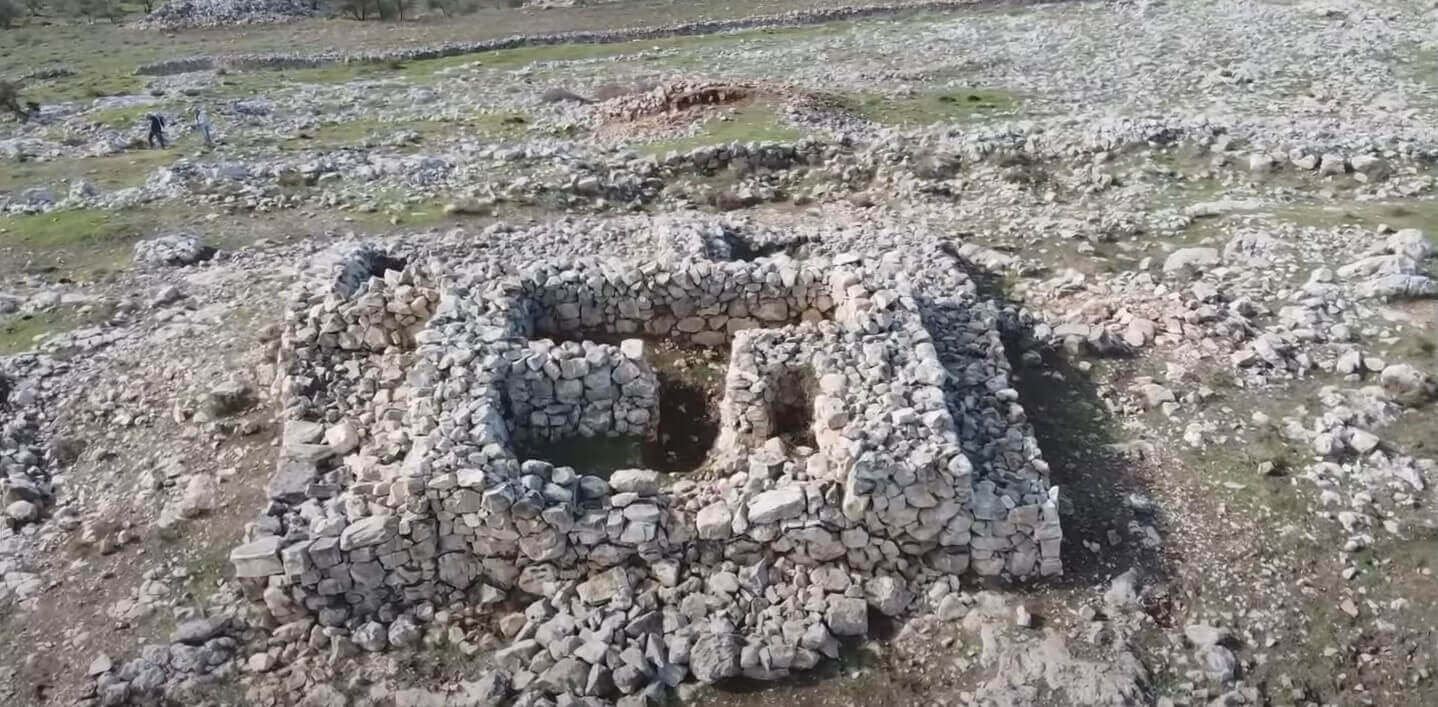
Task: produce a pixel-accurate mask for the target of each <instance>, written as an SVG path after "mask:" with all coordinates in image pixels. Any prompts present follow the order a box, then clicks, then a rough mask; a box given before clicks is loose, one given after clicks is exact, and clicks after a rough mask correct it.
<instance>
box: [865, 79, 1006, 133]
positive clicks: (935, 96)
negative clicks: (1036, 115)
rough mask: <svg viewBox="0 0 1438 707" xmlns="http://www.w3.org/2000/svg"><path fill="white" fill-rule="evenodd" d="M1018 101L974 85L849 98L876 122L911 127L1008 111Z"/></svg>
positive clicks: (866, 115)
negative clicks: (922, 91) (912, 94)
mask: <svg viewBox="0 0 1438 707" xmlns="http://www.w3.org/2000/svg"><path fill="white" fill-rule="evenodd" d="M1018 103H1019V101H1018V99H1017V98H1016V97H1015V96H1014V95H1013V94H1011V93H1007V92H1005V91H998V90H992V89H980V88H974V89H964V90H958V91H943V92H939V93H923V94H919V95H916V96H908V97H894V96H882V95H877V94H866V95H860V96H858V97H856V98H855V99H853V109H854V111H855V112H857V113H859V114H860V115H862V116H864V117H865V118H868V119H869V120H872V121H874V122H876V123H882V124H884V125H897V126H906V127H914V126H922V125H933V124H934V123H955V122H964V121H970V120H977V119H982V118H987V117H990V116H995V115H1003V114H1006V113H1012V112H1013V111H1014V109H1015V108H1016V107H1017V106H1018Z"/></svg>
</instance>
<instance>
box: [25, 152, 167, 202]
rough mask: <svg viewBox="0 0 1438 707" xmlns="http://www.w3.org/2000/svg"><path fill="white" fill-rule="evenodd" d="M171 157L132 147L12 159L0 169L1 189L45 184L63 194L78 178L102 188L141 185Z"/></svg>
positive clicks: (60, 195)
mask: <svg viewBox="0 0 1438 707" xmlns="http://www.w3.org/2000/svg"><path fill="white" fill-rule="evenodd" d="M174 160H175V154H174V153H172V152H168V151H165V150H135V151H130V152H122V153H118V154H114V155H105V156H103V157H81V158H75V159H60V160H50V161H46V162H33V161H27V162H11V163H7V164H6V166H5V170H4V171H0V191H18V190H21V189H26V188H29V187H39V186H45V187H50V188H51V189H52V190H54V191H55V195H56V196H57V197H63V196H64V195H65V190H66V189H67V188H68V185H70V184H72V183H74V182H76V181H78V180H81V179H84V180H88V181H90V182H91V183H93V184H94V185H95V186H97V187H99V188H101V189H123V188H125V187H134V186H139V185H141V184H144V183H145V180H146V179H148V178H149V176H150V174H151V173H153V172H154V171H155V170H156V169H159V168H160V167H162V166H165V165H168V164H171V163H172V162H174Z"/></svg>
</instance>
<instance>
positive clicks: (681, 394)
mask: <svg viewBox="0 0 1438 707" xmlns="http://www.w3.org/2000/svg"><path fill="white" fill-rule="evenodd" d="M619 338H632V337H616V338H615V339H614V343H616V344H617V343H618V341H619ZM590 340H591V341H593V340H594V339H590ZM645 352H646V356H647V358H648V361H649V365H650V366H651V367H653V368H654V373H655V376H656V377H657V378H658V379H659V424H658V428H657V430H656V432H655V434H654V435H653V437H652V438H650V439H642V438H639V437H592V438H584V437H571V438H567V439H559V440H526V441H523V442H519V443H517V444H516V450H515V451H516V452H517V453H518V454H519V455H520V458H522V459H543V460H544V461H547V462H549V463H551V464H554V465H556V466H568V467H573V468H574V469H575V470H576V471H578V472H579V473H581V474H590V475H594V476H600V477H603V478H608V477H609V475H610V474H612V473H614V472H616V471H618V470H620V469H635V468H643V469H653V470H655V471H658V472H661V473H664V474H687V473H689V472H692V471H695V470H697V469H699V468H700V467H701V466H703V465H704V462H705V461H707V460H708V458H709V452H710V450H711V449H713V448H714V440H715V439H716V438H718V436H719V400H720V398H721V397H722V395H723V384H724V374H725V371H726V370H727V368H728V361H727V359H725V358H724V357H722V356H719V355H718V354H716V353H715V352H713V351H712V350H709V349H701V348H687V347H677V346H674V345H673V343H672V342H668V341H657V342H656V341H651V342H650V343H649V345H648V346H647V347H646V348H645Z"/></svg>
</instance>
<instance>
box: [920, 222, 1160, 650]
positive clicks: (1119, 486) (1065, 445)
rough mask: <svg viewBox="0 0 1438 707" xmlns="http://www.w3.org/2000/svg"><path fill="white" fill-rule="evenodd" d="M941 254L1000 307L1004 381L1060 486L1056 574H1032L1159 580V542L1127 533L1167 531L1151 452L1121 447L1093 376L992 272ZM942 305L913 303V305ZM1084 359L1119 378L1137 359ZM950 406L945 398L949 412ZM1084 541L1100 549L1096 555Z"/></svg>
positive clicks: (1086, 583) (1073, 583)
mask: <svg viewBox="0 0 1438 707" xmlns="http://www.w3.org/2000/svg"><path fill="white" fill-rule="evenodd" d="M943 251H944V253H945V254H946V255H948V256H949V257H950V258H951V259H953V261H954V265H955V266H956V267H958V268H960V269H962V270H964V272H965V273H967V274H968V275H969V277H970V278H971V279H972V280H973V281H974V282H975V284H977V285H978V287H979V294H980V296H981V297H984V298H991V299H993V300H994V302H995V303H996V304H997V305H998V307H999V308H1000V311H1001V312H1002V315H1001V317H1000V335H1001V337H1002V339H1003V343H1004V350H1005V354H1006V357H1007V358H1008V361H1009V365H1010V366H1011V368H1012V384H1013V387H1014V389H1016V390H1017V391H1018V393H1019V403H1020V404H1022V405H1023V407H1024V411H1025V413H1026V415H1027V418H1028V421H1029V423H1030V424H1031V425H1033V429H1034V436H1035V438H1037V440H1038V443H1039V448H1040V449H1041V450H1042V451H1043V454H1044V459H1045V460H1046V461H1047V462H1048V464H1049V481H1050V482H1051V483H1053V484H1055V485H1058V486H1060V487H1061V488H1062V497H1061V503H1060V514H1061V519H1062V522H1063V532H1064V538H1063V547H1062V549H1061V554H1062V557H1063V563H1064V573H1063V576H1062V577H1056V578H1048V579H1044V580H1041V581H1042V583H1043V586H1046V587H1059V588H1072V589H1080V590H1087V589H1089V588H1092V587H1093V586H1095V585H1106V584H1107V583H1108V582H1109V581H1110V580H1112V578H1113V577H1115V576H1116V575H1118V574H1121V573H1123V572H1124V571H1126V570H1128V569H1129V568H1131V567H1138V568H1139V569H1140V571H1141V572H1142V573H1143V575H1144V577H1145V578H1146V579H1145V581H1144V582H1142V584H1144V585H1153V584H1157V583H1161V582H1164V581H1166V580H1168V579H1169V578H1170V577H1171V575H1172V572H1171V563H1170V562H1169V558H1167V557H1165V556H1164V554H1163V551H1164V549H1165V548H1163V547H1160V548H1149V547H1145V546H1144V544H1143V543H1142V542H1141V538H1140V537H1139V536H1138V535H1136V534H1133V533H1132V532H1131V530H1130V525H1131V524H1137V526H1152V527H1154V528H1156V529H1158V530H1159V532H1160V534H1161V535H1162V536H1167V535H1168V532H1167V530H1168V529H1167V528H1166V527H1165V520H1164V517H1163V513H1162V512H1161V510H1160V509H1158V508H1156V506H1155V504H1154V503H1153V501H1152V499H1153V498H1154V496H1153V494H1152V493H1151V492H1150V490H1149V489H1150V486H1151V484H1150V482H1149V481H1148V480H1147V479H1146V478H1145V471H1144V467H1145V466H1146V465H1152V464H1153V463H1154V460H1153V459H1149V458H1145V454H1152V452H1153V450H1145V449H1144V448H1143V446H1142V445H1139V444H1131V443H1125V441H1124V440H1123V439H1121V438H1120V437H1119V436H1118V435H1117V434H1116V431H1117V430H1118V424H1117V422H1116V421H1115V420H1114V416H1113V413H1112V412H1110V411H1109V408H1108V406H1107V405H1106V404H1105V402H1104V399H1103V397H1102V396H1101V395H1100V393H1099V389H1098V385H1097V383H1096V382H1095V380H1094V378H1093V377H1092V375H1091V374H1089V373H1086V372H1084V371H1083V370H1081V369H1080V368H1079V365H1078V364H1079V357H1076V356H1075V355H1073V354H1071V353H1070V352H1067V351H1065V350H1064V349H1063V348H1062V347H1054V346H1050V345H1045V344H1044V343H1042V342H1038V341H1037V340H1035V338H1034V335H1033V325H1034V323H1035V322H1033V321H1032V320H1030V319H1028V318H1027V317H1023V316H1020V315H1019V311H1020V305H1019V304H1017V303H1016V302H1015V300H1014V299H1013V298H1012V297H1011V295H1010V294H1009V293H1008V291H1007V289H1006V288H1005V286H1004V284H1003V280H1002V278H1001V277H999V275H998V274H997V273H993V272H990V271H988V270H986V269H985V268H983V267H981V266H979V265H977V264H976V263H973V262H972V261H969V260H968V259H966V258H963V257H962V256H960V255H959V254H958V253H957V251H956V250H955V249H953V248H951V247H947V246H946V247H944V248H943ZM942 306H944V305H941V304H937V303H933V302H921V303H920V307H921V311H922V309H923V308H924V307H942ZM1083 358H1086V359H1088V361H1089V363H1090V365H1093V366H1100V365H1101V366H1108V367H1111V368H1112V367H1118V368H1117V369H1116V370H1114V371H1113V373H1114V374H1115V375H1116V376H1118V377H1119V378H1122V377H1126V376H1129V375H1132V373H1131V372H1127V371H1126V369H1128V368H1132V367H1133V366H1134V365H1136V364H1135V363H1134V362H1133V361H1132V360H1131V359H1128V358H1107V359H1100V358H1097V357H1094V356H1089V355H1085V356H1083ZM946 392H950V391H946ZM955 402H956V401H953V400H951V401H950V406H951V411H953V412H956V410H955V409H954V403H955ZM1130 499H1132V500H1133V501H1138V502H1137V503H1135V502H1131V500H1130ZM1144 500H1147V503H1144V502H1143V501H1144ZM1137 526H1136V527H1137ZM1110 531H1113V532H1115V533H1117V534H1118V537H1119V538H1120V542H1119V544H1117V545H1114V544H1112V543H1111V542H1110V539H1109V533H1110ZM1086 545H1087V546H1089V547H1098V548H1100V551H1099V552H1098V553H1095V552H1093V551H1091V550H1090V549H1089V547H1086ZM1146 601H1148V600H1147V599H1146ZM1152 601H1153V602H1154V605H1152V606H1148V607H1147V608H1148V609H1149V613H1150V614H1151V615H1153V616H1154V618H1155V620H1157V621H1159V622H1160V623H1161V624H1163V623H1164V622H1166V621H1170V620H1171V619H1170V611H1169V610H1168V608H1167V606H1166V602H1165V601H1164V600H1161V599H1153V600H1152Z"/></svg>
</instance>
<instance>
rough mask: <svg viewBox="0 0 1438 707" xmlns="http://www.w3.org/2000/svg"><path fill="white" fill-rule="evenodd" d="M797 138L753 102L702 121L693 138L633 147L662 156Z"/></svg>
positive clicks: (772, 113)
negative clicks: (715, 147)
mask: <svg viewBox="0 0 1438 707" xmlns="http://www.w3.org/2000/svg"><path fill="white" fill-rule="evenodd" d="M799 137H800V133H799V131H798V130H795V129H794V128H792V127H790V126H788V125H787V124H785V123H784V122H783V120H782V119H780V117H779V114H778V113H777V112H776V111H775V110H774V108H773V107H772V106H768V105H764V104H759V103H756V104H751V105H747V106H742V107H740V108H737V109H735V110H734V111H732V112H731V113H728V114H726V115H724V116H722V117H718V118H713V119H710V120H708V121H705V122H704V123H703V124H701V125H700V128H699V132H698V133H696V134H694V135H686V136H683V137H676V138H669V139H665V140H656V141H654V142H649V143H645V144H643V145H638V146H637V147H638V148H639V149H642V150H644V151H646V152H649V153H651V154H655V155H663V154H665V153H668V152H671V151H673V152H687V151H689V150H692V149H694V148H696V147H703V146H705V145H722V144H727V143H731V142H790V141H793V140H797V139H799Z"/></svg>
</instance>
